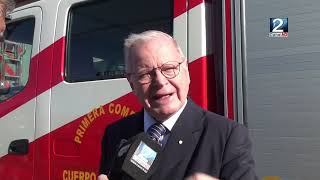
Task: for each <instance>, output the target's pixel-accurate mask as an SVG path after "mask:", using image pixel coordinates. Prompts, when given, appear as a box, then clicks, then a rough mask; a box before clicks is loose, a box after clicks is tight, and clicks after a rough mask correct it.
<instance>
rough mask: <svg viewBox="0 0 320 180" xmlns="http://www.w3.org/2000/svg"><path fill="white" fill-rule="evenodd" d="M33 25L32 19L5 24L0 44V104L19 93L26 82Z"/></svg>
mask: <svg viewBox="0 0 320 180" xmlns="http://www.w3.org/2000/svg"><path fill="white" fill-rule="evenodd" d="M34 25H35V20H34V18H32V19H24V20H20V21H16V22H12V23H9V24H7V28H6V31H5V37H4V41H3V42H1V43H0V83H1V86H0V102H1V101H4V100H6V99H8V98H10V97H12V96H14V95H15V94H17V93H18V92H20V91H21V90H22V89H23V88H24V87H25V86H26V84H27V82H28V78H29V66H30V60H31V53H32V43H33V33H34Z"/></svg>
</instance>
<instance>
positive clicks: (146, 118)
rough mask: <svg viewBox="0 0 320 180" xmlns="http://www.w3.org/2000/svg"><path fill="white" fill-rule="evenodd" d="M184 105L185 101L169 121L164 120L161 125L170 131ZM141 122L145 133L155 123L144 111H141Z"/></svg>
mask: <svg viewBox="0 0 320 180" xmlns="http://www.w3.org/2000/svg"><path fill="white" fill-rule="evenodd" d="M186 105H187V100H186V102H185V103H184V105H183V106H182V107H181V108H180V109H179V110H178V111H177V112H176V113H174V114H173V115H172V116H171V117H170V118H169V119H167V120H165V121H164V122H163V123H162V124H163V125H164V126H165V127H166V128H167V129H168V130H169V131H171V129H172V128H173V126H174V124H175V123H176V122H177V120H178V118H179V116H180V114H181V113H182V111H183V110H184V108H185V107H186ZM143 121H144V132H147V130H148V129H149V127H150V126H152V125H153V124H154V123H156V122H157V121H156V120H155V119H154V118H153V117H151V116H150V114H149V113H148V112H147V111H146V110H145V109H144V111H143Z"/></svg>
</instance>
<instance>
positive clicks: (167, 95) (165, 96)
mask: <svg viewBox="0 0 320 180" xmlns="http://www.w3.org/2000/svg"><path fill="white" fill-rule="evenodd" d="M172 94H173V93H170V94H156V95H154V96H153V99H155V100H161V99H165V98H169V97H170V96H172Z"/></svg>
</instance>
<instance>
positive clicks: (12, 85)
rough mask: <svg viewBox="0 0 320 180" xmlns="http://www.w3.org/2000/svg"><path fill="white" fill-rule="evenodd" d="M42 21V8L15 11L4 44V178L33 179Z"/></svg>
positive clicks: (0, 115)
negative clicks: (38, 56)
mask: <svg viewBox="0 0 320 180" xmlns="http://www.w3.org/2000/svg"><path fill="white" fill-rule="evenodd" d="M40 24H41V9H40V8H37V7H34V8H28V9H20V10H18V11H15V12H13V13H11V14H10V20H9V22H8V23H7V29H6V32H5V39H4V42H3V43H1V46H0V54H1V55H0V82H1V85H2V86H0V134H1V135H0V179H2V180H12V179H32V178H33V172H34V170H33V166H34V141H35V139H36V137H35V120H36V119H35V114H36V103H37V98H36V96H37V93H36V85H37V83H36V81H37V77H36V75H37V56H36V55H37V54H38V52H39V41H40ZM3 85H5V86H3Z"/></svg>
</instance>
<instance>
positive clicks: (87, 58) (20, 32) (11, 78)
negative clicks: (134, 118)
mask: <svg viewBox="0 0 320 180" xmlns="http://www.w3.org/2000/svg"><path fill="white" fill-rule="evenodd" d="M319 7H320V1H316V0H307V1H298V0H291V1H287V0H285V1H262V0H256V1H251V0H239V1H233V0H173V1H172V0H161V1H150V0H149V1H148V0H136V1H124V0H108V1H103V0H34V1H21V0H20V1H18V2H17V7H16V9H15V10H14V11H13V12H11V13H10V14H9V15H8V16H7V19H8V21H7V29H6V33H5V41H4V42H3V43H2V44H1V51H0V53H1V56H0V57H1V58H0V179H1V180H16V179H19V180H20V179H25V180H46V179H51V180H61V179H62V180H95V179H96V178H97V175H98V174H97V173H98V166H99V158H100V142H101V139H102V135H103V132H104V129H105V127H107V126H108V125H110V124H111V123H114V122H115V121H117V120H119V119H120V118H122V117H125V116H128V115H130V114H133V113H135V112H137V111H139V110H140V109H141V105H140V104H139V103H138V102H137V100H136V98H135V97H134V95H133V94H132V93H131V88H130V86H129V84H128V83H127V81H126V79H125V78H124V60H123V54H122V44H123V40H124V38H125V37H127V36H128V34H130V33H137V32H142V31H144V30H149V29H156V30H161V31H164V32H167V33H169V34H172V35H173V36H174V38H175V39H176V40H177V41H178V43H179V44H180V46H181V48H182V50H183V52H184V53H185V55H186V56H187V58H188V61H189V71H190V75H191V86H190V97H191V98H192V99H193V100H194V101H195V102H196V103H197V104H199V105H200V106H202V107H203V108H206V109H208V110H210V111H213V112H216V113H218V114H221V115H224V116H226V117H228V118H229V119H231V120H234V121H237V122H239V123H241V124H244V125H246V126H247V127H248V128H249V130H250V133H251V137H252V140H253V145H254V147H253V148H254V149H253V150H254V158H255V160H256V166H257V167H256V169H257V173H258V175H259V178H260V179H261V180H280V179H281V180H315V179H318V178H319V176H320V175H318V174H317V173H316V171H317V170H318V169H319V168H320V154H319V152H320V151H319V147H320V134H319V132H318V127H320V123H319V121H318V117H320V113H319V112H320V111H319V110H318V106H319V105H320V96H319V94H318V92H319V89H320V74H319V72H320V71H319V68H320V61H319V60H318V58H317V57H318V56H319V55H320V50H319V49H320V48H319V47H320V43H319V42H320V39H319V38H320V35H319V32H320V26H319V25H318V23H316V22H319V21H318V20H319V17H320V16H319V13H320V10H319ZM289 22H290V26H289ZM289 27H290V28H289Z"/></svg>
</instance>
